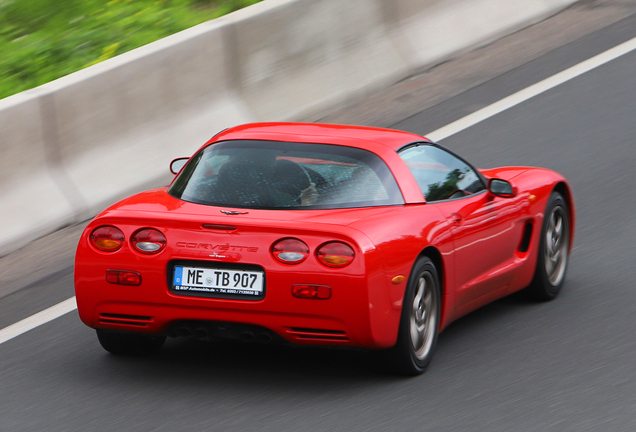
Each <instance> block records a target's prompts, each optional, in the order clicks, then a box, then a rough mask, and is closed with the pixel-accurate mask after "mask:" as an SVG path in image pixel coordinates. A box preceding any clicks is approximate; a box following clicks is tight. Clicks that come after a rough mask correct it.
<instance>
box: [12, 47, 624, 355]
mask: <svg viewBox="0 0 636 432" xmlns="http://www.w3.org/2000/svg"><path fill="white" fill-rule="evenodd" d="M634 49H636V38H634V39H631V40H629V41H627V42H625V43H622V44H620V45H618V46H616V47H614V48H611V49H609V50H607V51H605V52H604V53H601V54H599V55H597V56H595V57H592V58H591V59H588V60H585V61H584V62H581V63H579V64H577V65H575V66H572V67H571V68H569V69H566V70H564V71H563V72H559V73H558V74H556V75H553V76H551V77H550V78H547V79H544V80H543V81H541V82H538V83H536V84H534V85H531V86H530V87H527V88H525V89H524V90H521V91H519V92H517V93H515V94H513V95H510V96H508V97H506V98H503V99H501V100H500V101H498V102H495V103H494V104H492V105H489V106H487V107H485V108H482V109H480V110H479V111H475V112H474V113H472V114H469V115H467V116H466V117H464V118H461V119H459V120H457V121H455V122H453V123H451V124H449V125H446V126H444V127H442V128H440V129H437V130H436V131H433V132H431V133H429V134H427V135H426V137H427V138H429V139H431V140H432V141H441V140H443V139H444V138H448V137H449V136H451V135H454V134H456V133H458V132H461V131H463V130H464V129H468V128H469V127H471V126H474V125H476V124H477V123H479V122H481V121H484V120H486V119H487V118H490V117H492V116H494V115H497V114H499V113H500V112H503V111H505V110H507V109H508V108H512V107H513V106H515V105H519V104H520V103H521V102H524V101H526V100H528V99H530V98H533V97H535V96H537V95H539V94H541V93H543V92H545V91H547V90H550V89H551V88H554V87H556V86H558V85H559V84H563V83H564V82H566V81H569V80H571V79H572V78H576V77H577V76H579V75H582V74H584V73H585V72H588V71H591V70H592V69H595V68H597V67H599V66H601V65H604V64H605V63H608V62H610V61H612V60H614V59H617V58H618V57H620V56H622V55H625V54H627V53H629V52H630V51H633V50H634ZM75 309H77V303H76V302H75V297H71V298H70V299H68V300H65V301H63V302H62V303H59V304H57V305H55V306H52V307H50V308H48V309H45V310H43V311H42V312H38V313H36V314H35V315H32V316H30V317H28V318H25V319H23V320H22V321H20V322H17V323H15V324H13V325H10V326H9V327H6V328H4V329H2V330H0V344H2V343H4V342H6V341H8V340H10V339H13V338H14V337H17V336H20V335H21V334H23V333H26V332H28V331H29V330H33V329H34V328H36V327H39V326H41V325H42V324H46V323H47V322H49V321H53V320H54V319H56V318H59V317H61V316H62V315H66V314H67V313H69V312H72V311H74V310H75Z"/></svg>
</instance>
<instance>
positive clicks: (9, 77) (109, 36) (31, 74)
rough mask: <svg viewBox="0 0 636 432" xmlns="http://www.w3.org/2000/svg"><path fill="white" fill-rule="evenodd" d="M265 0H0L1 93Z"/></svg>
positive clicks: (47, 78) (6, 94)
mask: <svg viewBox="0 0 636 432" xmlns="http://www.w3.org/2000/svg"><path fill="white" fill-rule="evenodd" d="M259 1H261V0H111V1H103V0H101V1H100V0H0V99H1V98H4V97H7V96H10V95H12V94H15V93H18V92H21V91H23V90H27V89H30V88H33V87H36V86H39V85H41V84H44V83H47V82H49V81H52V80H54V79H56V78H60V77H62V76H64V75H68V74H70V73H72V72H75V71H78V70H80V69H83V68H85V67H88V66H90V65H93V64H96V63H99V62H101V61H104V60H106V59H108V58H111V57H113V56H116V55H118V54H121V53H124V52H126V51H130V50H132V49H134V48H138V47H140V46H142V45H145V44H147V43H150V42H153V41H155V40H158V39H161V38H163V37H166V36H169V35H171V34H173V33H176V32H179V31H181V30H184V29H186V28H189V27H192V26H194V25H196V24H200V23H202V22H205V21H208V20H211V19H214V18H218V17H219V16H221V15H225V14H227V13H230V12H233V11H235V10H237V9H241V8H243V7H245V6H249V5H251V4H254V3H258V2H259Z"/></svg>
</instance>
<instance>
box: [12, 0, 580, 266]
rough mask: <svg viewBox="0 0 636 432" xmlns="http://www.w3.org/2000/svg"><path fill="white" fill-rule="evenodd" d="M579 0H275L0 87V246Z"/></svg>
mask: <svg viewBox="0 0 636 432" xmlns="http://www.w3.org/2000/svg"><path fill="white" fill-rule="evenodd" d="M574 2H575V0H525V1H524V2H512V1H510V0H346V1H344V0H266V1H264V2H261V3H258V4H256V5H254V6H251V7H248V8H246V9H243V10H240V11H238V12H235V13H232V14H230V15H227V16H225V17H222V18H219V19H217V20H214V21H210V22H207V23H204V24H201V25H199V26H196V27H193V28H191V29H188V30H185V31H183V32H180V33H178V34H175V35H173V36H170V37H167V38H165V39H162V40H160V41H157V42H154V43H151V44H149V45H146V46H144V47H141V48H139V49H136V50H134V51H131V52H128V53H125V54H122V55H120V56H117V57H115V58H113V59H110V60H107V61H104V62H102V63H99V64H97V65H95V66H92V67H89V68H87V69H84V70H82V71H79V72H76V73H74V74H71V75H68V76H66V77H63V78H60V79H58V80H56V81H53V82H51V83H48V84H45V85H43V86H40V87H38V88H35V89H33V90H28V91H25V92H22V93H20V94H17V95H15V96H11V97H8V98H6V99H3V100H0V151H1V152H2V157H1V158H0V184H1V185H2V188H0V203H2V205H1V210H0V255H3V254H6V253H8V252H10V251H12V250H15V249H18V248H19V247H21V246H23V245H25V244H27V243H28V242H30V241H31V240H33V239H35V238H37V237H39V236H42V235H44V234H46V233H48V232H52V231H54V230H56V229H58V228H60V227H62V226H64V225H68V224H71V223H74V222H79V221H81V220H85V219H87V218H89V217H90V216H91V215H94V214H96V213H97V212H98V211H100V210H101V209H103V208H104V207H105V206H107V205H108V204H110V203H113V202H115V201H116V200H118V199H120V198H122V197H124V196H126V195H128V194H130V193H133V192H136V191H139V190H143V189H144V188H147V187H151V186H156V185H160V184H166V183H167V182H168V181H169V179H170V176H169V175H168V163H169V161H170V160H171V159H172V158H174V157H178V156H187V155H190V154H192V152H193V151H194V150H195V149H196V148H197V147H199V146H200V145H201V144H203V142H205V141H206V140H207V139H208V138H209V137H210V136H212V135H213V134H214V133H216V132H217V131H219V130H221V129H223V128H225V127H228V126H233V125H235V124H239V123H245V122H250V121H270V120H308V119H312V118H317V117H318V116H320V115H322V114H325V113H326V112H327V111H328V110H329V109H330V108H333V107H334V106H337V105H340V104H344V103H346V102H347V101H351V100H353V99H355V98H359V97H361V96H363V95H364V94H368V93H369V92H371V91H374V90H377V89H379V88H382V87H384V86H387V85H389V84H391V83H393V82H396V81H398V80H400V79H402V78H405V77H407V76H408V75H410V74H412V73H414V72H415V71H417V70H421V69H423V68H425V67H429V66H432V65H434V64H436V63H439V62H441V61H444V60H446V59H448V58H449V57H451V56H455V55H458V54H460V53H461V52H463V51H468V50H470V49H473V48H475V47H477V46H479V45H484V44H486V43H488V42H490V41H493V40H495V39H498V38H500V37H502V36H504V35H506V34H509V33H512V32H514V31H516V30H519V29H521V28H523V27H525V26H527V25H530V24H532V23H534V22H537V21H540V20H542V19H544V18H546V17H548V16H550V15H551V14H554V13H556V12H558V11H559V10H561V9H563V8H565V7H567V6H569V5H570V4H572V3H574Z"/></svg>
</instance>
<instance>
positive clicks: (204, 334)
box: [192, 327, 210, 341]
mask: <svg viewBox="0 0 636 432" xmlns="http://www.w3.org/2000/svg"><path fill="white" fill-rule="evenodd" d="M192 335H193V336H194V337H195V338H196V339H198V340H202V341H207V340H210V338H209V335H208V329H206V328H205V327H197V328H195V329H194V332H192Z"/></svg>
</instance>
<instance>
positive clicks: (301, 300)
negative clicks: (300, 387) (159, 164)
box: [75, 123, 574, 374]
mask: <svg viewBox="0 0 636 432" xmlns="http://www.w3.org/2000/svg"><path fill="white" fill-rule="evenodd" d="M171 170H172V172H173V173H177V172H178V175H177V176H176V178H175V179H174V180H173V182H172V184H171V185H170V186H169V187H164V188H159V189H154V190H151V191H147V192H143V193H140V194H137V195H134V196H132V197H130V198H127V199H125V200H123V201H121V202H119V203H117V204H115V205H113V206H111V207H109V208H108V209H106V210H105V211H104V212H102V213H101V214H99V215H98V216H97V217H96V218H95V219H94V220H93V221H92V222H91V223H90V224H89V225H88V226H87V227H86V230H85V231H84V233H83V235H82V238H81V240H80V242H79V246H78V249H77V256H76V261H75V290H76V294H77V306H78V310H79V314H80V317H81V319H82V321H83V322H84V323H85V324H86V325H88V326H90V327H93V328H95V329H97V336H98V338H99V341H100V342H101V344H102V346H103V347H104V348H105V349H106V350H107V351H110V352H111V353H114V354H150V353H153V352H156V351H157V350H158V349H159V348H160V347H161V346H162V344H163V343H164V341H165V338H166V336H170V337H177V336H193V337H196V338H199V339H204V340H208V339H218V338H237V339H240V340H244V341H255V342H261V343H266V342H271V341H287V342H291V343H295V344H303V345H332V346H333V345H336V346H350V347H362V348H369V349H374V350H384V352H385V353H386V354H387V355H388V357H389V358H390V360H391V364H392V365H393V366H394V368H395V370H397V371H400V372H402V373H406V374H417V373H421V372H423V371H424V370H425V368H426V367H427V365H428V364H429V362H430V361H431V358H432V356H433V352H434V350H435V344H436V341H437V336H438V333H440V331H441V330H442V329H444V327H446V326H447V325H448V324H449V323H450V322H452V321H453V320H455V319H457V318H459V317H460V316H462V315H464V314H466V313H468V312H470V311H472V310H474V309H476V308H478V307H480V306H482V305H484V304H486V303H488V302H492V301H493V300H496V299H498V298H500V297H503V296H506V295H508V294H510V293H513V292H515V291H518V290H521V289H524V288H525V289H526V290H527V291H528V293H529V294H531V295H532V296H533V297H534V298H536V299H540V300H551V299H553V298H554V297H556V295H557V294H558V293H559V290H560V289H561V287H562V285H563V281H564V277H565V272H566V267H567V263H568V254H569V252H570V249H571V246H572V239H573V234H574V205H573V200H572V193H571V190H570V187H569V186H568V183H567V181H566V180H565V179H564V178H563V177H562V176H561V175H559V174H557V173H555V172H553V171H549V170H546V169H541V168H528V167H505V168H496V169H488V170H477V169H475V168H474V167H472V166H471V165H470V164H469V163H468V162H466V161H464V160H463V159H462V158H460V157H459V156H457V155H455V154H454V153H452V152H450V151H449V150H447V149H445V148H443V147H441V146H440V145H437V144H435V143H432V142H430V141H429V140H427V139H426V138H423V137H421V136H418V135H414V134H411V133H406V132H400V131H394V130H387V129H376V128H368V127H356V126H336V125H324V124H322V125H321V124H292V123H262V124H251V125H244V126H239V127H235V128H232V129H228V130H225V131H223V132H221V133H219V134H218V135H216V136H215V137H213V138H212V139H211V140H210V141H208V142H207V143H206V144H205V145H204V146H203V147H202V148H201V149H200V150H199V151H197V152H196V153H195V154H194V156H192V157H191V158H181V159H175V160H174V161H173V162H172V164H171Z"/></svg>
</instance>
